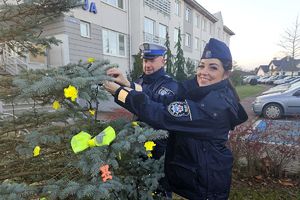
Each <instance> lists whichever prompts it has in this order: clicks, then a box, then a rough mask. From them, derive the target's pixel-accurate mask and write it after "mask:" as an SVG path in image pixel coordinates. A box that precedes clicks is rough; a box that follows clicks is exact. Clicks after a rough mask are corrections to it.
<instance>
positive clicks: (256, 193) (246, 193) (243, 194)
mask: <svg viewBox="0 0 300 200" xmlns="http://www.w3.org/2000/svg"><path fill="white" fill-rule="evenodd" d="M297 190H298V189H297V188H293V189H291V188H286V187H282V188H269V187H268V186H260V188H259V187H255V186H252V187H249V186H233V187H232V188H231V191H230V196H229V199H230V200H262V199H263V200H299V199H300V189H299V190H298V191H297ZM173 199H174V200H187V199H185V198H182V197H180V196H178V195H176V194H175V193H173Z"/></svg>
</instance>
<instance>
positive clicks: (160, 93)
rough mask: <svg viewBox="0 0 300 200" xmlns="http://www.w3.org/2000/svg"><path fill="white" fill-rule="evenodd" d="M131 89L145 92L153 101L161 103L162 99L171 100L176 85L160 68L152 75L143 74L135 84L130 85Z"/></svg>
mask: <svg viewBox="0 0 300 200" xmlns="http://www.w3.org/2000/svg"><path fill="white" fill-rule="evenodd" d="M137 84H138V85H137ZM139 85H140V86H141V88H139V87H140V86H139ZM131 88H133V89H135V90H137V91H143V92H145V93H146V94H147V95H148V96H149V97H150V98H151V99H152V100H153V101H156V102H162V101H163V99H164V98H168V97H171V98H172V96H174V95H175V94H176V93H177V91H178V84H177V82H176V81H175V80H174V79H173V78H172V77H170V76H169V75H168V74H167V73H166V72H165V70H164V68H163V67H162V68H161V69H159V70H158V71H156V72H154V73H153V74H150V75H146V74H143V75H142V76H141V77H140V78H139V79H138V80H136V81H135V83H131Z"/></svg>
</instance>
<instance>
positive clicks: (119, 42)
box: [102, 29, 125, 56]
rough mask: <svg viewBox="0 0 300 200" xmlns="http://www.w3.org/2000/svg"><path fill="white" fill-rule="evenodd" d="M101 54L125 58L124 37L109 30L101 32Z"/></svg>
mask: <svg viewBox="0 0 300 200" xmlns="http://www.w3.org/2000/svg"><path fill="white" fill-rule="evenodd" d="M102 38H103V52H104V54H108V55H115V56H125V35H124V34H121V33H117V32H115V31H110V30H105V29H103V30H102Z"/></svg>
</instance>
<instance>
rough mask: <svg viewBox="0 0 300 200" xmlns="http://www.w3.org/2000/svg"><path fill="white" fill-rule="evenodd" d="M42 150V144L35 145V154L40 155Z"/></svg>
mask: <svg viewBox="0 0 300 200" xmlns="http://www.w3.org/2000/svg"><path fill="white" fill-rule="evenodd" d="M40 151H41V147H40V146H35V147H34V149H33V156H34V157H36V156H39V155H40Z"/></svg>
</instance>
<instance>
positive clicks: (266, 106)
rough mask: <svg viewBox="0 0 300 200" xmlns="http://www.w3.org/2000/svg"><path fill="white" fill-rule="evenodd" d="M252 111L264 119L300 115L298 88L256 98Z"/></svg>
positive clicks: (299, 90) (299, 91) (299, 92)
mask: <svg viewBox="0 0 300 200" xmlns="http://www.w3.org/2000/svg"><path fill="white" fill-rule="evenodd" d="M252 110H253V111H254V113H255V114H257V115H263V116H264V117H265V118H269V119H278V118H281V117H282V116H285V115H300V86H298V87H290V88H289V89H288V90H285V91H282V92H276V93H271V94H266V95H262V96H258V97H256V99H255V101H254V102H253V103H252Z"/></svg>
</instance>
